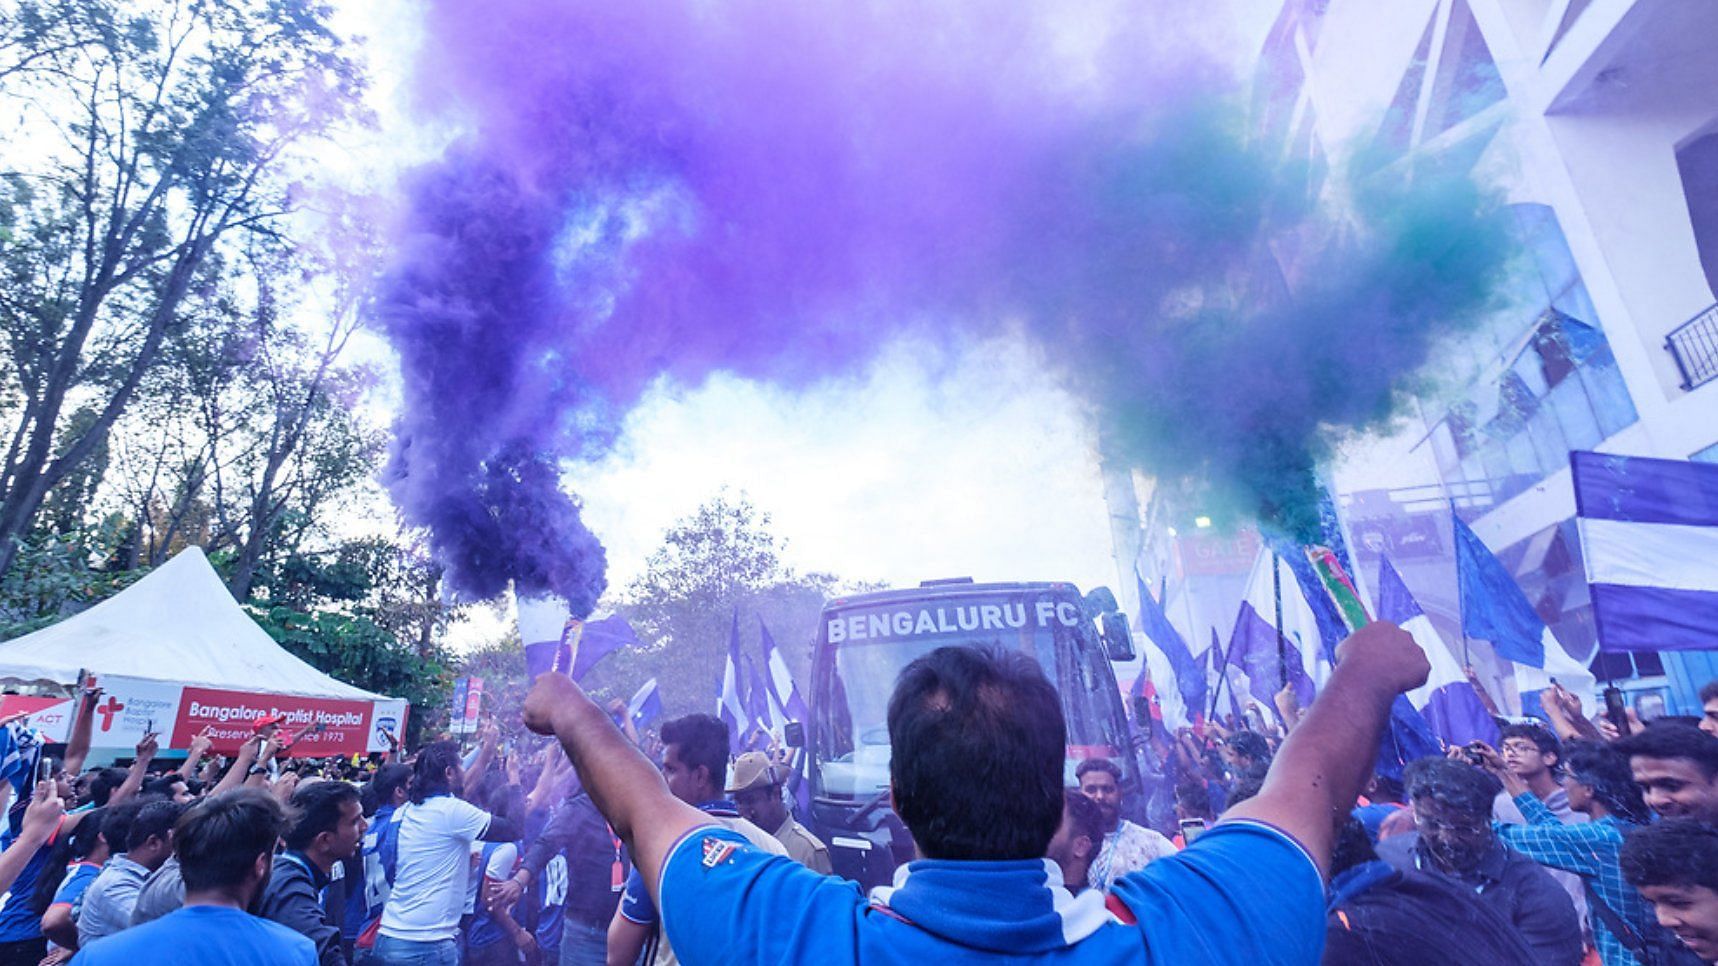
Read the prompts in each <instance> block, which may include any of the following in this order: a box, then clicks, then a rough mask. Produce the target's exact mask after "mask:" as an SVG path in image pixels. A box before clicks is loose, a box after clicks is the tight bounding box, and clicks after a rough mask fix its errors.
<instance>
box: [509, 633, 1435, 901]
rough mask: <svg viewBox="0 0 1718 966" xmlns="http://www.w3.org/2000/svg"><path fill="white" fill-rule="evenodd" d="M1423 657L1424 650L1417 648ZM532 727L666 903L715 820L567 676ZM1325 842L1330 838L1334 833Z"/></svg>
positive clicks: (557, 681) (535, 709)
mask: <svg viewBox="0 0 1718 966" xmlns="http://www.w3.org/2000/svg"><path fill="white" fill-rule="evenodd" d="M1415 652H1416V653H1418V652H1419V648H1418V646H1417V645H1416V646H1415ZM525 725H526V727H529V728H530V729H531V730H532V731H535V732H537V733H538V734H543V735H553V736H554V737H555V738H556V739H557V740H559V741H560V743H561V747H562V748H565V749H566V752H567V757H568V758H570V759H572V762H573V768H574V769H575V770H576V771H577V772H578V775H579V781H580V782H582V783H583V784H584V788H585V791H586V793H588V794H589V795H590V797H591V801H592V802H595V803H596V806H597V810H598V811H600V812H602V814H603V817H604V818H606V819H608V823H609V826H610V827H611V828H613V829H614V831H615V834H616V835H618V836H620V838H621V839H622V840H623V841H625V842H626V843H627V845H628V847H630V848H631V850H632V857H633V863H634V864H635V865H636V867H637V869H638V872H639V875H640V876H641V877H642V878H643V880H644V884H645V888H646V889H647V890H648V891H649V893H650V896H651V898H652V899H654V900H656V901H657V902H658V903H660V902H661V901H662V897H661V895H660V894H659V892H658V885H659V882H660V879H661V876H662V863H663V860H664V859H666V858H667V857H668V851H669V849H671V848H673V846H674V843H676V842H678V841H679V840H680V838H681V836H683V835H685V834H686V833H687V832H690V831H691V830H693V829H695V828H699V827H700V826H704V825H708V824H710V819H709V818H708V817H707V816H705V815H704V813H703V812H700V811H698V810H697V809H696V808H693V807H692V806H690V805H688V804H686V803H685V802H682V801H680V800H679V799H678V798H675V797H674V796H673V795H672V794H670V793H669V791H668V786H667V784H665V783H664V782H663V779H662V773H661V772H659V771H657V769H656V766H655V765H654V764H652V763H651V761H650V759H648V758H646V757H644V754H643V752H641V751H639V750H638V749H637V748H636V747H634V746H633V744H632V743H631V742H629V741H627V740H626V736H625V735H622V734H621V733H620V729H619V728H616V727H615V724H614V722H613V721H612V720H611V719H610V718H609V716H608V712H607V711H604V710H603V709H602V708H600V707H598V706H597V704H596V703H595V702H593V701H592V700H591V699H590V698H589V697H587V696H586V695H585V692H584V690H583V689H582V688H580V687H579V686H578V685H577V684H574V683H573V682H572V680H570V679H569V678H567V677H566V676H565V675H561V674H544V675H540V676H539V677H538V678H537V683H536V685H535V686H533V687H532V688H531V693H530V694H529V695H527V696H526V698H525ZM1373 737H1374V740H1376V737H1377V736H1376V735H1374V736H1373ZM1325 836H1326V839H1328V838H1329V836H1330V832H1329V830H1326V832H1325Z"/></svg>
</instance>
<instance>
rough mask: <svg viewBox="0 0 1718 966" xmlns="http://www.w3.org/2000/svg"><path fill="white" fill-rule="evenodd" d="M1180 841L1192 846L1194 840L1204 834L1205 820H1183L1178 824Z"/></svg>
mask: <svg viewBox="0 0 1718 966" xmlns="http://www.w3.org/2000/svg"><path fill="white" fill-rule="evenodd" d="M1180 825H1181V841H1182V842H1183V843H1184V844H1187V845H1192V844H1193V842H1194V840H1195V839H1197V838H1199V836H1201V835H1204V834H1205V820H1204V819H1202V818H1184V819H1182V820H1181V822H1180Z"/></svg>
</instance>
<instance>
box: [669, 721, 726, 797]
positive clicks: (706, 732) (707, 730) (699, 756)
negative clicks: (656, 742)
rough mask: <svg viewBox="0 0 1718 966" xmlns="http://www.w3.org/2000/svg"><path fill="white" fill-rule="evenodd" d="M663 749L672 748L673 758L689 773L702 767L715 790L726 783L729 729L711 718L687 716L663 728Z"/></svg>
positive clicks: (670, 722)
mask: <svg viewBox="0 0 1718 966" xmlns="http://www.w3.org/2000/svg"><path fill="white" fill-rule="evenodd" d="M662 743H663V745H673V746H674V747H675V748H676V749H678V750H677V751H676V752H675V757H677V758H679V759H680V763H681V764H683V765H685V766H686V767H687V768H688V769H691V768H697V767H698V766H700V765H702V766H703V767H704V768H705V769H706V770H707V771H708V772H709V773H710V784H712V785H714V786H715V787H716V788H717V789H721V788H725V787H726V786H727V783H728V726H727V725H725V724H723V723H722V722H721V720H720V719H718V718H716V717H715V716H714V715H708V714H689V715H686V716H685V717H683V718H675V719H674V720H673V721H669V722H665V723H664V724H663V725H662Z"/></svg>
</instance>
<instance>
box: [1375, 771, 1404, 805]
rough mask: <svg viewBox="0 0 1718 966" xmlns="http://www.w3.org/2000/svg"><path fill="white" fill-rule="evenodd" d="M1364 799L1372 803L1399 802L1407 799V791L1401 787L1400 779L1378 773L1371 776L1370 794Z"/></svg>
mask: <svg viewBox="0 0 1718 966" xmlns="http://www.w3.org/2000/svg"><path fill="white" fill-rule="evenodd" d="M1366 797H1367V798H1369V799H1371V800H1372V801H1374V802H1400V801H1405V800H1406V799H1407V797H1408V790H1407V789H1406V788H1403V787H1402V779H1400V778H1392V777H1391V776H1389V775H1385V774H1382V773H1379V774H1375V775H1373V776H1372V794H1370V795H1368V796H1366Z"/></svg>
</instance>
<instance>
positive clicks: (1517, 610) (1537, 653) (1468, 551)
mask: <svg viewBox="0 0 1718 966" xmlns="http://www.w3.org/2000/svg"><path fill="white" fill-rule="evenodd" d="M1450 519H1451V520H1452V521H1453V527H1454V529H1455V537H1456V583H1457V584H1459V585H1460V587H1461V611H1462V631H1463V633H1465V634H1466V635H1467V636H1468V637H1472V638H1478V639H1480V640H1482V641H1489V642H1490V643H1491V647H1492V650H1493V651H1494V652H1495V653H1496V654H1497V656H1498V657H1500V658H1504V659H1505V660H1508V661H1512V662H1514V664H1515V688H1516V691H1517V693H1518V694H1519V696H1520V700H1521V710H1522V713H1524V714H1530V715H1538V714H1540V708H1539V692H1541V691H1543V690H1545V689H1546V688H1548V687H1550V686H1551V682H1552V681H1556V682H1557V683H1558V684H1560V685H1562V686H1563V687H1564V688H1565V689H1566V690H1568V691H1569V692H1570V693H1572V694H1574V695H1575V696H1577V697H1579V698H1580V699H1581V701H1582V703H1583V704H1584V705H1586V706H1587V707H1589V708H1590V707H1593V706H1594V693H1595V687H1596V682H1595V680H1594V678H1593V672H1591V671H1589V670H1587V667H1586V665H1584V664H1582V663H1581V662H1579V661H1577V660H1575V658H1573V657H1572V656H1570V654H1569V652H1568V651H1565V650H1564V649H1563V645H1562V643H1561V642H1560V641H1558V640H1557V636H1556V635H1555V634H1553V633H1552V632H1551V628H1550V627H1549V626H1548V625H1546V623H1545V621H1544V619H1543V618H1541V617H1540V616H1539V613H1538V611H1535V610H1534V609H1533V604H1532V603H1531V602H1530V601H1528V599H1527V595H1526V594H1524V593H1522V592H1521V586H1520V585H1519V584H1517V583H1516V582H1515V577H1514V576H1513V575H1512V574H1510V572H1509V568H1508V567H1505V566H1504V565H1503V561H1501V560H1498V559H1497V557H1496V555H1494V554H1493V553H1492V552H1491V549H1490V548H1488V547H1487V546H1486V545H1485V543H1484V542H1483V541H1481V540H1480V539H1479V535H1478V534H1476V533H1474V532H1473V530H1472V529H1470V528H1469V527H1468V525H1467V524H1466V523H1463V522H1462V520H1461V518H1460V517H1458V516H1456V515H1455V514H1454V513H1452V514H1451V515H1450Z"/></svg>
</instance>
